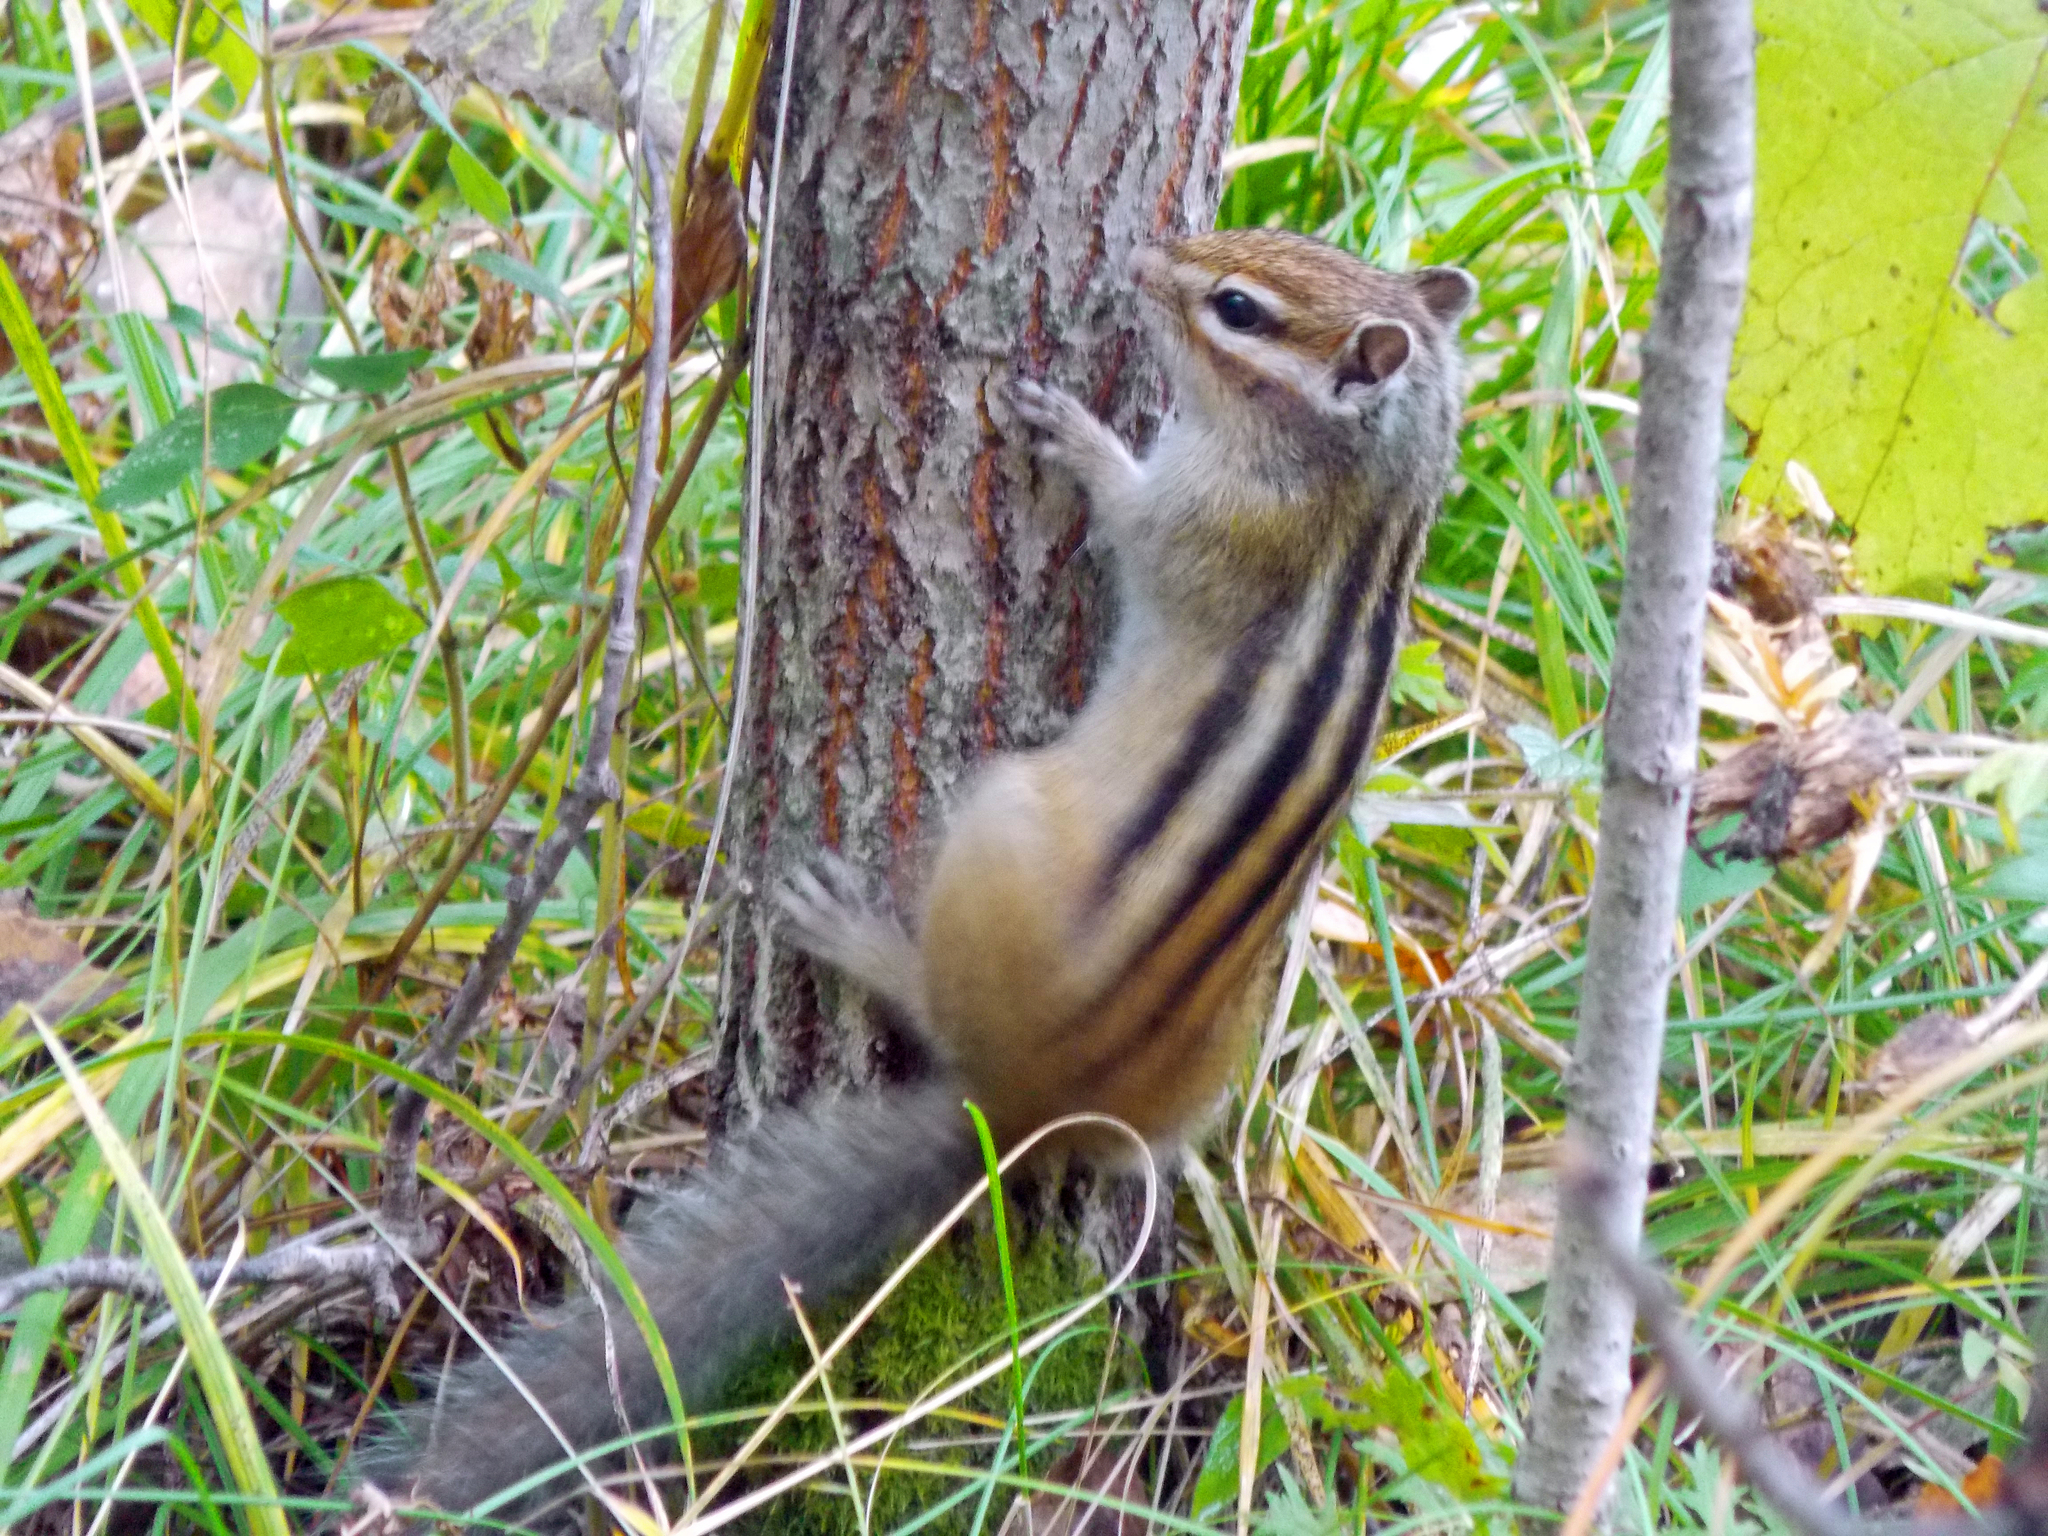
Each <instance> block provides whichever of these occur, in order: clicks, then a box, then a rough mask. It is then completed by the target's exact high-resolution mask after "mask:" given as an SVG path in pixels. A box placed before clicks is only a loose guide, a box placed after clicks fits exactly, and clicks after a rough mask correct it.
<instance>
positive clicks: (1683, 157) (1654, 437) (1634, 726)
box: [1515, 0, 1756, 1509]
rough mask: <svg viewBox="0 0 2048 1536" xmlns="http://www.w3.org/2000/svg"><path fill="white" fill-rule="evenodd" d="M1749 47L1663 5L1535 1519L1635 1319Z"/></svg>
mask: <svg viewBox="0 0 2048 1536" xmlns="http://www.w3.org/2000/svg"><path fill="white" fill-rule="evenodd" d="M1753 49H1754V35H1753V32H1752V29H1751V26H1750V8H1749V3H1748V0H1672V5H1671V151H1670V166H1669V170H1668V172H1667V173H1666V182H1665V185H1666V189H1667V201H1668V208H1667V211H1666V214H1665V226H1664V253H1663V254H1664V265H1663V271H1662V273H1661V274H1660V276H1659V278H1658V283H1657V300H1656V306H1655V310H1654V312H1653V314H1652V316H1651V321H1650V334H1649V336H1648V338H1647V340H1646V342H1645V344H1644V348H1643V388H1642V407H1643V414H1642V430H1641V435H1640V437H1639V439H1638V448H1637V458H1636V483H1635V495H1634V498H1633V501H1632V503H1631V505H1630V507H1629V542H1628V560H1627V564H1626V567H1625V569H1624V571H1623V582H1622V598H1621V617H1620V622H1619V624H1618V625H1617V628H1616V635H1615V647H1614V686H1613V692H1612V693H1611V694H1610V695H1609V699H1608V705H1607V758H1606V769H1605V776H1604V786H1603V792H1602V797H1601V802H1600V861H1599V866H1598V868H1597V870H1596V871H1595V874H1594V879H1593V903H1592V914H1591V917H1590V920H1589V925H1588V931H1587V940H1586V970H1585V982H1584V992H1583V994H1582V999H1581V1006H1580V1010H1579V1033H1578V1040H1577V1043H1576V1045H1575V1046H1574V1048H1573V1051H1572V1067H1571V1082H1570V1088H1571V1109H1570V1115H1569V1119H1568V1123H1567V1137H1568V1140H1569V1141H1570V1143H1571V1144H1572V1146H1573V1148H1574V1153H1575V1155H1577V1156H1579V1157H1582V1158H1586V1159H1589V1160H1592V1161H1595V1162H1597V1163H1598V1164H1599V1165H1600V1168H1601V1172H1602V1174H1603V1175H1604V1182H1605V1183H1606V1184H1607V1186H1608V1187H1610V1188H1611V1189H1613V1190H1614V1191H1615V1192H1616V1193H1615V1196H1614V1198H1612V1199H1609V1200H1606V1201H1603V1202H1600V1203H1598V1204H1597V1205H1596V1204H1592V1203H1590V1202H1589V1203H1586V1204H1585V1205H1583V1206H1582V1207H1581V1208H1580V1209H1578V1210H1577V1211H1575V1212H1574V1213H1573V1216H1572V1217H1568V1216H1567V1214H1566V1213H1565V1212H1563V1211H1560V1213H1559V1221H1558V1225H1557V1233H1556V1246H1555V1249H1554V1250H1553V1256H1552V1259H1551V1265H1550V1284H1549V1287H1548V1290H1547V1293H1546V1294H1547V1297H1548V1300H1547V1303H1546V1306H1545V1311H1544V1335H1543V1360H1542V1366H1541V1370H1540V1372H1539V1374H1538V1377H1537V1383H1536V1403H1535V1408H1534V1411H1533V1412H1532V1414H1531V1416H1530V1426H1529V1443H1528V1445H1527V1447H1526V1448H1525V1449H1524V1450H1523V1452H1522V1454H1521V1456H1520V1457H1519V1458H1518V1460H1517V1462H1516V1466H1515V1492H1516V1493H1517V1495H1518V1496H1519V1497H1521V1498H1522V1499H1523V1500H1524V1501H1526V1502H1527V1503H1530V1504H1534V1505H1538V1506H1542V1507H1546V1508H1551V1509H1563V1508H1565V1507H1567V1506H1569V1505H1570V1504H1571V1503H1572V1502H1573V1501H1574V1500H1575V1499H1576V1498H1577V1496H1578V1493H1579V1489H1580V1486H1581V1485H1582V1484H1583V1483H1584V1482H1585V1480H1586V1478H1587V1476H1588V1475H1589V1473H1590V1472H1591V1470H1592V1467H1593V1463H1594V1461H1595V1460H1596V1459H1597V1458H1598V1456H1599V1455H1600V1451H1601V1448H1602V1447H1603V1445H1604V1444H1605V1443H1606V1441H1607V1439H1608V1437H1609V1436H1610V1435H1611V1434H1612V1433H1613V1431H1614V1428H1615V1426H1616V1424H1617V1423H1618V1422H1619V1421H1620V1417H1621V1411H1622V1406H1623V1404H1624V1402H1625V1401H1626V1399H1627V1397H1628V1392H1629V1370H1628V1366H1629V1353H1630V1348H1631V1345H1632V1342H1633V1335H1634V1327H1635V1307H1634V1303H1633V1302H1632V1300H1631V1299H1630V1295H1629V1292H1628V1290H1627V1288H1626V1285H1625V1283H1624V1281H1623V1280H1622V1278H1621V1277H1619V1276H1617V1275H1616V1274H1615V1273H1614V1271H1613V1268H1612V1267H1611V1266H1610V1265H1609V1263H1608V1261H1607V1258H1606V1254H1607V1253H1609V1252H1616V1251H1619V1252H1633V1251H1634V1250H1635V1248H1636V1246H1637V1244H1638V1243H1639V1242H1640V1241H1641V1238H1642V1224H1643V1200H1644V1194H1645V1190H1646V1184H1647V1179H1648V1175H1649V1161H1650V1134H1651V1130H1652V1128H1653V1123H1654V1117H1655V1114H1656V1108H1657V1076H1658V1069H1659V1067H1660V1065H1661V1064H1662V1061H1663V1054H1664V1021H1665V1014H1666V1010H1667V1008H1668V1004H1669V997H1670V989H1671V978H1672V968H1671V963H1670V961H1671V934H1672V924H1673V922H1674V921H1675V919H1676V917H1677V906H1678V866H1679V860H1680V857H1681V855H1682V854H1683V852H1684V847H1685V822H1686V809H1687V804H1688V801H1689V800H1690V795H1691V788H1690V786H1691V780H1692V777H1693V770H1694V765H1695V763H1696V762H1697V760H1698V736H1699V689H1700V628H1701V624H1702V621H1703V619H1704V615H1705V606H1706V589H1707V568H1708V563H1709V560H1710V557H1711V553H1712V548H1713V532H1714V517H1715V513H1716V511H1717V509H1718V506H1719V491H1718V479H1717V476H1718V471H1719V468H1720V461H1721V444H1722V399H1723V397H1724V395H1725V394H1726V392H1727V388H1728V359H1729V354H1730V351H1731V349H1732V348H1733V346H1734V341H1735V326H1736V322H1737V320H1738V319H1739V318H1740V316H1741V313H1742V296H1743V283H1744V280H1745V276H1746V273H1747V270H1748V260H1749V225H1750V198H1751V178H1752V175H1753V167H1754V163H1755V158H1756V155H1755V149H1756V144H1755V139H1756V100H1755V96H1756V91H1755V71H1754V67H1753V58H1752V53H1753ZM1595 1223H1597V1224H1598V1225H1597V1226H1595V1225H1594V1224H1595Z"/></svg>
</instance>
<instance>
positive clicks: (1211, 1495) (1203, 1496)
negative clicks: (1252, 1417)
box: [1194, 1389, 1287, 1520]
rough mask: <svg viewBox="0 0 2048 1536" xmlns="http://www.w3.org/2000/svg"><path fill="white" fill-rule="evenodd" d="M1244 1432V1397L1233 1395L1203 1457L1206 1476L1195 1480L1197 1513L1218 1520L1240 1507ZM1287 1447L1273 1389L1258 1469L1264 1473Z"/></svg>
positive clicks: (1263, 1416)
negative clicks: (1239, 1457) (1239, 1467)
mask: <svg viewBox="0 0 2048 1536" xmlns="http://www.w3.org/2000/svg"><path fill="white" fill-rule="evenodd" d="M1243 1432H1244V1399H1243V1398H1242V1397H1233V1398H1231V1400H1230V1401H1229V1402H1228V1403H1226V1404H1225V1405H1224V1408H1223V1416H1222V1418H1220V1419H1219V1420H1217V1422H1216V1433H1215V1434H1213V1435H1211V1436H1210V1437H1209V1454H1208V1455H1207V1456H1205V1457H1204V1458H1203V1459H1202V1475H1201V1476H1200V1477H1198V1478H1196V1479H1195V1507H1194V1516H1195V1518H1196V1519H1197V1520H1215V1519H1219V1518H1221V1517H1223V1516H1225V1515H1228V1514H1231V1513H1233V1512H1234V1511H1235V1510H1236V1509H1237V1447H1238V1441H1239V1438H1240V1437H1241V1435H1242V1434H1243ZM1286 1449H1287V1425H1286V1422H1285V1421H1284V1420H1282V1419H1281V1417H1280V1410H1279V1408H1278V1407H1276V1406H1275V1404H1274V1402H1273V1394H1272V1391H1271V1390H1270V1389H1268V1390H1267V1391H1266V1396H1265V1404H1264V1406H1263V1408H1262V1409H1261V1411H1260V1413H1259V1460H1258V1469H1257V1470H1258V1471H1259V1472H1264V1471H1265V1470H1266V1468H1268V1467H1270V1466H1271V1465H1272V1464H1273V1463H1274V1462H1275V1461H1277V1460H1278V1459H1279V1457H1280V1453H1281V1452H1282V1451H1284V1450H1286Z"/></svg>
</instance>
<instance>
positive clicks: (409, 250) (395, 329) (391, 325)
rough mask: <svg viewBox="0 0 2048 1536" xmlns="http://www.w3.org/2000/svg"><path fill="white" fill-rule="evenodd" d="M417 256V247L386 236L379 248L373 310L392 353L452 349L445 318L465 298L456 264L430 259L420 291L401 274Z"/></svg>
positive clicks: (373, 265)
mask: <svg viewBox="0 0 2048 1536" xmlns="http://www.w3.org/2000/svg"><path fill="white" fill-rule="evenodd" d="M413 254H414V251H413V247H412V245H411V244H410V243H409V242H407V241H406V240H404V239H403V238H402V237H400V236H398V235H386V236H385V237H384V238H383V239H382V240H381V241H379V242H378V243H377V256H376V259H375V260H374V261H372V262H371V263H370V307H371V310H372V311H373V312H374V313H375V314H376V316H377V324H378V325H379V326H380V327H381V328H382V329H383V332H384V345H385V346H387V347H389V348H390V349H391V350H392V351H393V352H406V351H410V350H411V349H412V348H414V347H426V348H429V349H430V350H432V351H435V352H438V351H440V350H441V348H443V347H445V346H446V345H448V332H447V330H446V329H445V328H444V327H443V326H442V324H441V316H442V314H443V312H445V311H446V310H447V308H448V306H449V305H451V304H453V303H454V302H455V301H456V299H457V298H459V297H460V296H461V293H462V288H461V285H460V284H459V283H458V282H457V281H456V278H455V264H454V263H453V262H451V261H449V260H448V259H447V258H446V257H445V256H440V255H431V256H426V258H425V259H426V271H425V272H424V273H423V274H422V275H421V278H420V282H419V285H418V286H417V287H415V286H413V285H412V284H410V283H408V282H406V281H405V279H404V278H403V277H401V276H400V275H399V274H400V273H401V272H402V271H403V270H404V268H405V263H406V259H407V258H408V257H410V256H412V255H413Z"/></svg>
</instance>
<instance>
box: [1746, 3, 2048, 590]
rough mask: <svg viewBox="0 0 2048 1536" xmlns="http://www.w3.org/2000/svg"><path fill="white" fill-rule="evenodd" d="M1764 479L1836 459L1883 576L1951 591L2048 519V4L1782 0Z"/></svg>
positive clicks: (1760, 342) (1762, 147) (1764, 33)
mask: <svg viewBox="0 0 2048 1536" xmlns="http://www.w3.org/2000/svg"><path fill="white" fill-rule="evenodd" d="M1757 29H1758V32H1759V34H1760V42H1759V47H1758V50H1757V93H1758V101H1757V107H1758V124H1757V128H1758V132H1757V142H1758V160H1757V219H1756V246H1755V252H1754V255H1753V257H1752V260H1751V264H1750V288H1749V307H1748V312H1747V314H1746V316H1745V318H1744V321H1743V327H1742V334H1741V336H1740V338H1739V339H1738V340H1737V343H1736V359H1735V364H1736V366H1735V377H1734V380H1733V383H1732V385H1731V387H1730V391H1729V401H1730V404H1731V405H1732V406H1733V408H1734V410H1735V412H1736V414H1737V415H1738V416H1740V417H1741V418H1742V420H1743V421H1744V422H1745V423H1746V424H1748V426H1749V427H1750V428H1752V429H1753V430H1754V431H1756V432H1757V433H1759V434H1760V435H1759V438H1758V441H1757V457H1756V463H1755V466H1754V467H1753V469H1752V470H1751V471H1750V475H1749V479H1748V482H1747V485H1746V487H1745V488H1746V489H1747V490H1748V491H1749V492H1750V493H1752V494H1753V495H1759V496H1770V495H1773V494H1774V493H1776V492H1778V490H1779V488H1780V487H1781V485H1782V484H1783V477H1784V471H1785V465H1786V463H1787V461H1789V460H1797V461H1798V462H1800V463H1802V464H1804V465H1805V466H1806V467H1807V468H1808V469H1810V470H1812V471H1813V473H1814V474H1815V476H1816V477H1818V479H1819V481H1820V484H1821V487H1822V489H1823V490H1824V491H1825V492H1826V493H1827V496H1828V499H1829V500H1830V501H1831V502H1832V503H1833V505H1834V508H1835V510H1836V511H1837V512H1838V513H1839V514H1840V515H1841V516H1842V517H1843V518H1844V519H1845V520H1846V521H1848V522H1849V523H1850V524H1852V525H1853V526H1854V527H1855V529H1856V555H1855V561H1856V570H1857V573H1858V575H1859V576H1860V577H1861V579H1862V580H1863V582H1864V583H1865V584H1866V585H1867V586H1869V587H1870V588H1872V589H1874V590H1878V591H1885V592H1918V593H1922V594H1930V595H1931V594H1937V593H1939V592H1940V590H1941V589H1942V588H1944V587H1945V586H1946V584H1947V583H1948V582H1949V581H1951V580H1953V579H1956V578H1960V577H1965V576H1967V575H1969V574H1970V572H1971V569H1972V567H1973V564H1974V562H1975V561H1976V560H1977V558H1978V557H1979V556H1980V555H1981V554H1982V553H1983V551H1984V535H1985V531H1986V530H1987V529H1989V528H1992V527H1997V526H2000V525H2008V524H2014V523H2021V522H2026V521H2028V520H2029V519H2032V518H2040V517H2048V475H2043V474H2042V472H2041V466H2042V464H2043V463H2044V462H2048V277H2043V276H2041V275H2039V261H2038V259H2037V257H2036V256H2035V254H2034V253H2036V252H2041V251H2048V110H2044V103H2048V65H2044V56H2048V15H2043V14H2042V12H2041V11H2040V10H2039V9H2037V7H2036V6H2035V4H2034V3H2033V0H1760V3H1759V4H1758V6H1757Z"/></svg>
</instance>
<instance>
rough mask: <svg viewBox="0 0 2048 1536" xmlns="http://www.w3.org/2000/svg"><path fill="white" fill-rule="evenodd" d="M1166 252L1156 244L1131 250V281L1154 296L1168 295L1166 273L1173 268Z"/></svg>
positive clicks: (1159, 297) (1161, 297) (1160, 297)
mask: <svg viewBox="0 0 2048 1536" xmlns="http://www.w3.org/2000/svg"><path fill="white" fill-rule="evenodd" d="M1172 265H1173V264H1172V263H1171V262H1169V261H1168V260H1167V259H1166V252H1164V251H1162V250H1161V249H1160V248H1159V247H1158V246H1156V245H1141V246H1139V247H1138V248H1137V249H1136V250H1135V251H1133V252H1131V265H1130V272H1131V281H1132V282H1134V283H1136V284H1137V285H1138V286H1139V287H1140V288H1142V289H1144V290H1145V292H1147V293H1149V294H1151V295H1152V296H1153V297H1154V298H1158V299H1163V298H1165V297H1166V275H1167V273H1168V272H1169V271H1170V270H1171V269H1172Z"/></svg>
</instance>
